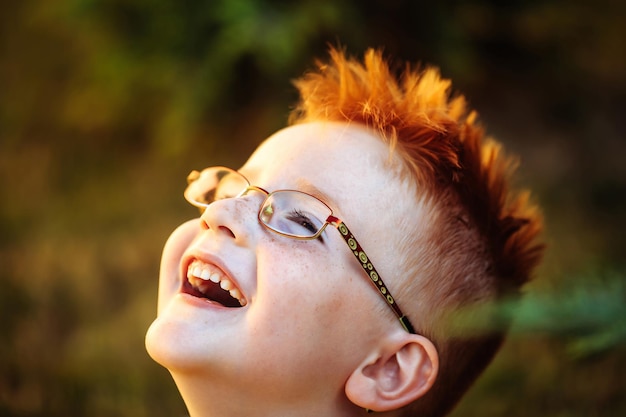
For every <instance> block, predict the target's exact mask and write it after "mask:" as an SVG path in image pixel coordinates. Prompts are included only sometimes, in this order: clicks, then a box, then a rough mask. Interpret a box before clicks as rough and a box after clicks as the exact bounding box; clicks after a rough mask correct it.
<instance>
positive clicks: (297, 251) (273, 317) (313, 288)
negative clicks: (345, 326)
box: [257, 242, 362, 339]
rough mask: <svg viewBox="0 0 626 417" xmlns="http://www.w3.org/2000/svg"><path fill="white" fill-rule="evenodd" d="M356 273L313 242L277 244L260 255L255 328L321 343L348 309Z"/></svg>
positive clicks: (337, 257) (343, 261) (337, 325)
mask: <svg viewBox="0 0 626 417" xmlns="http://www.w3.org/2000/svg"><path fill="white" fill-rule="evenodd" d="M309 243H310V245H309ZM359 272H361V271H359V270H358V269H357V270H353V269H352V268H351V264H350V263H348V262H345V259H344V258H342V257H341V254H337V256H332V255H329V251H327V250H324V249H323V248H322V249H320V248H315V247H314V242H296V243H295V244H293V245H280V244H278V245H276V246H275V247H273V248H268V250H267V251H262V252H260V253H259V256H258V277H259V278H258V291H257V295H258V297H259V299H258V305H259V307H262V308H259V311H258V316H257V317H258V318H259V323H272V325H273V331H275V332H280V333H282V334H284V335H285V336H289V337H291V336H293V337H307V338H310V339H315V338H320V339H322V338H323V337H324V336H325V335H327V334H329V333H330V332H332V331H333V330H335V329H337V328H338V327H340V326H341V322H342V321H343V318H344V317H345V316H346V314H347V313H346V311H347V310H348V309H350V303H349V302H346V294H350V291H351V289H352V288H353V287H355V286H356V284H357V283H355V282H353V281H354V280H355V278H357V277H356V276H355V275H356V273H359ZM361 273H362V272H361ZM348 298H350V297H348ZM303 335H305V336H303Z"/></svg>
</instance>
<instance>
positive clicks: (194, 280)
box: [187, 259, 247, 307]
mask: <svg viewBox="0 0 626 417" xmlns="http://www.w3.org/2000/svg"><path fill="white" fill-rule="evenodd" d="M187 279H188V280H189V282H190V283H191V284H192V285H194V286H196V287H200V286H201V283H200V282H198V280H199V279H200V280H203V281H211V282H214V283H216V284H219V285H220V287H221V288H222V289H224V290H225V291H228V293H229V294H230V296H231V297H233V298H234V299H236V300H237V301H239V304H241V306H242V307H243V306H245V305H246V304H247V301H246V299H245V298H244V297H243V295H242V294H241V291H239V289H237V287H236V286H235V284H234V283H233V282H232V281H231V280H229V279H228V277H226V276H225V275H224V274H223V273H222V271H220V270H219V269H218V268H217V267H215V266H213V265H209V264H207V263H204V262H202V261H200V260H197V259H196V260H195V261H193V262H192V263H191V264H189V267H188V268H187Z"/></svg>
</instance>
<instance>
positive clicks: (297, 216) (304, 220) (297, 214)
mask: <svg viewBox="0 0 626 417" xmlns="http://www.w3.org/2000/svg"><path fill="white" fill-rule="evenodd" d="M290 214H291V215H290V216H289V219H290V220H294V221H295V220H298V222H299V224H300V225H301V226H302V227H304V228H306V229H308V230H309V231H311V232H314V231H316V230H317V228H316V227H315V225H314V224H313V222H312V221H311V219H309V217H307V216H306V215H305V214H304V213H302V211H300V210H298V209H293V210H292V211H291V213H290ZM317 238H318V239H319V240H320V241H321V242H322V243H324V239H323V238H322V235H321V234H320V235H319V236H318V237H317Z"/></svg>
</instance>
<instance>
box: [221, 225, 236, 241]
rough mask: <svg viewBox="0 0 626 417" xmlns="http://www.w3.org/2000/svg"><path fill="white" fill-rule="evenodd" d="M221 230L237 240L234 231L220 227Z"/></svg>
mask: <svg viewBox="0 0 626 417" xmlns="http://www.w3.org/2000/svg"><path fill="white" fill-rule="evenodd" d="M219 229H220V230H221V231H223V232H225V233H227V234H228V235H230V237H232V238H233V239H234V238H235V234H234V233H233V231H232V230H230V229H229V228H228V227H226V226H220V227H219Z"/></svg>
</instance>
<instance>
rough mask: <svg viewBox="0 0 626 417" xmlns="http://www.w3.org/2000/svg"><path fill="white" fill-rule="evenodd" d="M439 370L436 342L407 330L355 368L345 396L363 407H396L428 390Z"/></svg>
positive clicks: (380, 408)
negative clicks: (408, 332)
mask: <svg viewBox="0 0 626 417" xmlns="http://www.w3.org/2000/svg"><path fill="white" fill-rule="evenodd" d="M438 370H439V357H438V355H437V349H436V348H435V346H434V345H433V343H432V342H431V341H430V340H428V339H427V338H425V337H423V336H419V335H412V334H404V335H403V337H402V338H401V339H400V340H395V341H391V340H390V341H389V343H388V344H387V345H385V346H381V347H380V350H379V351H378V352H377V353H376V354H373V355H372V356H370V357H369V358H368V359H367V360H365V361H364V362H363V363H362V364H361V365H360V366H359V367H358V368H357V369H355V371H354V372H353V373H352V374H351V375H350V378H348V381H347V382H346V387H345V390H346V396H347V397H348V398H349V399H350V401H352V402H353V403H354V404H356V405H358V406H359V407H362V408H366V409H371V410H374V411H389V410H395V409H398V408H401V407H404V406H405V405H408V404H410V403H412V402H413V401H415V400H416V399H417V398H419V397H421V396H422V395H424V394H425V393H426V392H428V390H429V389H430V388H431V387H432V385H433V384H434V382H435V379H436V377H437V372H438Z"/></svg>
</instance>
